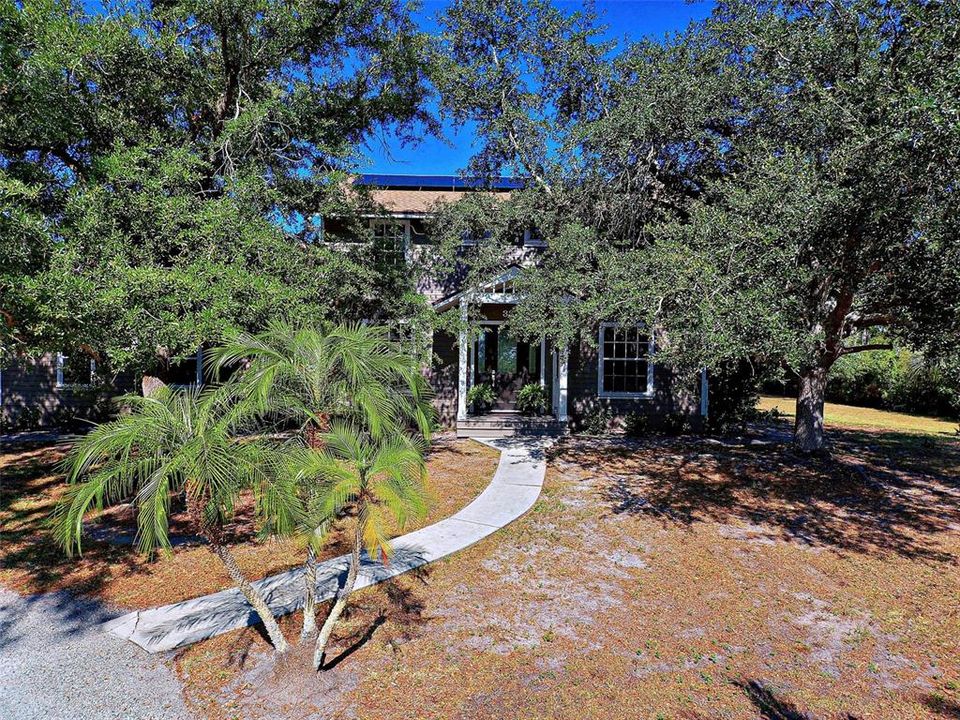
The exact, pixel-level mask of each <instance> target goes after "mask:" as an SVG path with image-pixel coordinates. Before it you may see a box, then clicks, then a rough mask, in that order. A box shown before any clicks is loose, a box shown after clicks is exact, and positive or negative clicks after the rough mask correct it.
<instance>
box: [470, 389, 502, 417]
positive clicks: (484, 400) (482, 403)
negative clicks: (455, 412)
mask: <svg viewBox="0 0 960 720" xmlns="http://www.w3.org/2000/svg"><path fill="white" fill-rule="evenodd" d="M496 401H497V396H496V395H495V394H494V392H493V388H492V387H490V384H489V383H477V384H476V385H474V386H473V387H472V388H470V389H469V390H468V391H467V404H468V405H470V406H471V407H473V408H474V409H475V411H476V412H483V411H485V410H489V409H490V408H491V407H493V404H494V403H495V402H496Z"/></svg>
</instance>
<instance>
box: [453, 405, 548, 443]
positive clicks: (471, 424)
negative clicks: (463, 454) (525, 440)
mask: <svg viewBox="0 0 960 720" xmlns="http://www.w3.org/2000/svg"><path fill="white" fill-rule="evenodd" d="M566 427H567V424H566V422H562V421H560V420H558V419H557V418H556V417H554V416H552V415H544V416H539V417H537V416H529V415H521V414H520V413H518V412H517V411H515V410H494V411H491V412H488V413H483V414H481V415H469V414H468V415H467V417H466V418H464V419H463V420H459V419H458V420H457V437H458V438H468V437H469V438H485V439H490V438H504V437H514V436H516V435H523V436H537V437H556V436H558V435H562V434H563V433H564V432H565V431H566Z"/></svg>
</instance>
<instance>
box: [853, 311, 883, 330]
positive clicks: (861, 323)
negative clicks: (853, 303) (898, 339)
mask: <svg viewBox="0 0 960 720" xmlns="http://www.w3.org/2000/svg"><path fill="white" fill-rule="evenodd" d="M893 322H894V317H893V315H891V314H890V313H864V314H860V313H857V312H852V313H850V314H849V315H847V324H848V325H850V327H855V328H867V327H876V326H877V325H891V324H893Z"/></svg>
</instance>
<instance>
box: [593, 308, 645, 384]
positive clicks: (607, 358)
mask: <svg viewBox="0 0 960 720" xmlns="http://www.w3.org/2000/svg"><path fill="white" fill-rule="evenodd" d="M651 354H652V347H651V341H650V336H649V335H648V334H647V332H646V331H645V330H644V328H642V327H640V326H632V327H619V326H617V325H616V324H614V323H603V324H602V325H601V327H600V367H599V382H598V384H599V388H598V390H599V394H600V395H601V396H606V397H611V396H613V397H616V396H623V397H639V396H644V395H649V394H650V393H652V392H653V363H652V362H651V357H650V356H651Z"/></svg>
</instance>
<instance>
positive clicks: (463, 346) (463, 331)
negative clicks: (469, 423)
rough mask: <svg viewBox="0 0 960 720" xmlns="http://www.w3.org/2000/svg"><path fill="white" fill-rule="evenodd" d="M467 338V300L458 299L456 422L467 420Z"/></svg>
mask: <svg viewBox="0 0 960 720" xmlns="http://www.w3.org/2000/svg"><path fill="white" fill-rule="evenodd" d="M469 337H470V333H469V332H468V331H467V298H466V296H463V297H461V298H460V348H459V349H460V363H459V368H458V369H459V371H460V382H459V384H458V385H457V420H466V419H467V365H468V364H469V358H470V356H469Z"/></svg>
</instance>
